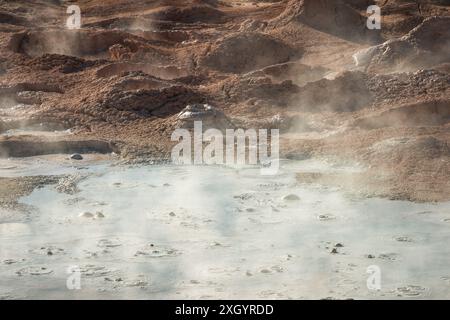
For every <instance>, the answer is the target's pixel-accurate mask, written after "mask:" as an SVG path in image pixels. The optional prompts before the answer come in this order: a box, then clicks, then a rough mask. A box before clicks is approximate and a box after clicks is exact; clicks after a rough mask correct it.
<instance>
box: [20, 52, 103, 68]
mask: <svg viewBox="0 0 450 320" xmlns="http://www.w3.org/2000/svg"><path fill="white" fill-rule="evenodd" d="M101 63H102V61H92V60H85V59H82V58H77V57H71V56H65V55H59V54H44V55H43V56H41V57H36V58H33V59H31V60H27V61H25V62H24V63H23V64H22V65H24V66H28V67H31V68H33V69H39V70H56V71H58V72H61V73H75V72H80V71H83V70H85V69H87V68H91V67H94V66H96V65H99V64H101Z"/></svg>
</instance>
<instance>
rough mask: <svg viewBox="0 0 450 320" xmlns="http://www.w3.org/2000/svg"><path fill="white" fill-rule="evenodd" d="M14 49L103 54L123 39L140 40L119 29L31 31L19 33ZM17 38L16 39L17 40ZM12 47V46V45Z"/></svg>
mask: <svg viewBox="0 0 450 320" xmlns="http://www.w3.org/2000/svg"><path fill="white" fill-rule="evenodd" d="M18 37H19V39H20V42H19V44H18V45H17V47H16V51H18V52H21V53H26V54H28V55H30V56H34V57H35V56H41V55H44V54H47V53H50V54H60V55H68V56H76V57H85V56H96V55H99V54H104V56H105V57H106V55H105V54H106V52H107V51H108V49H109V47H111V46H112V45H114V44H124V43H125V40H136V41H140V40H141V39H140V38H138V37H134V36H132V35H130V34H126V33H122V32H119V31H101V32H97V31H89V30H77V31H69V30H67V31H60V30H54V31H36V32H34V31H31V32H27V33H23V34H20V35H19V36H18ZM17 40H18V39H16V41H17ZM12 47H13V46H12Z"/></svg>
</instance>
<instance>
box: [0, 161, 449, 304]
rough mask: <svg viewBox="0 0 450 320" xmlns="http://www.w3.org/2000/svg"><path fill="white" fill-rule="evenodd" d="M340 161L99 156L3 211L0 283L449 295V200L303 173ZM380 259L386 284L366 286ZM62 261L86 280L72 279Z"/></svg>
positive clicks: (250, 293) (125, 289)
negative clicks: (16, 215)
mask: <svg viewBox="0 0 450 320" xmlns="http://www.w3.org/2000/svg"><path fill="white" fill-rule="evenodd" d="M346 170H352V169H351V168H346V167H329V166H326V164H325V163H323V162H321V163H314V161H312V160H310V161H306V162H301V161H282V165H281V169H280V171H279V173H278V175H276V176H261V175H259V169H258V168H252V167H244V168H237V169H236V168H234V169H231V168H225V167H209V166H200V167H191V166H169V165H167V166H163V165H158V166H133V167H126V166H114V167H111V166H108V165H106V166H105V165H103V166H95V167H93V166H91V167H90V169H88V172H90V175H89V176H87V177H86V178H85V179H82V180H81V181H80V182H79V183H78V185H77V187H78V189H79V192H77V193H74V194H65V193H59V192H58V191H57V190H55V188H54V187H53V186H47V187H43V188H40V189H36V190H35V191H34V192H33V193H32V194H30V195H29V196H26V197H23V198H22V199H21V200H20V202H21V203H23V204H26V205H28V206H31V207H32V208H34V212H35V213H34V214H33V215H32V216H31V217H30V218H29V219H25V220H21V221H9V222H8V223H0V226H1V227H0V239H1V241H0V248H1V250H0V266H1V268H0V276H1V278H2V283H1V285H0V295H2V296H3V297H5V298H8V299H10V298H18V297H26V298H39V299H48V298H52V297H59V298H67V299H74V298H99V299H103V298H144V297H145V298H155V299H157V298H182V299H184V298H188V299H195V298H223V299H227V298H228V299H233V298H249V299H255V298H256V299H260V298H261V299H264V298H342V299H345V298H377V299H383V298H394V299H401V298H409V299H410V298H416V299H418V298H419V299H420V298H448V290H445V288H446V284H445V280H443V279H447V278H448V276H449V275H448V270H447V266H448V264H449V263H450V255H449V253H450V252H449V251H448V249H446V247H445V246H444V247H443V246H442V243H446V242H448V241H449V236H448V232H447V228H448V222H445V219H450V205H449V203H442V204H439V205H437V204H415V203H411V202H403V201H389V200H382V199H363V198H357V197H353V196H351V195H346V194H343V193H342V192H341V191H339V190H337V189H332V188H326V187H322V186H319V185H308V184H302V183H299V182H298V181H297V180H296V179H295V172H299V171H320V172H335V171H346ZM359 170H363V169H359ZM2 172H3V171H2ZM218 176H220V177H221V178H220V179H217V177H218ZM86 212H89V213H91V215H92V216H91V217H89V218H86V217H85V216H84V215H83V213H86ZM98 213H101V216H100V215H99V214H98ZM425 213H426V214H425ZM399 239H408V241H400V240H399ZM13 244H14V245H13ZM11 248H14V250H11ZM372 265H377V266H379V268H380V270H381V272H382V273H381V279H382V281H381V289H380V290H379V291H371V290H369V289H368V288H367V286H366V280H367V276H368V274H367V273H366V269H367V268H368V267H369V266H372ZM68 268H72V269H71V270H74V269H73V268H75V270H78V271H79V274H80V279H81V289H80V290H69V289H68V288H67V287H66V282H67V279H68V277H69V276H71V275H73V274H72V273H67V270H68Z"/></svg>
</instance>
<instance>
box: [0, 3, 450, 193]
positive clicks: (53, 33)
mask: <svg viewBox="0 0 450 320" xmlns="http://www.w3.org/2000/svg"><path fill="white" fill-rule="evenodd" d="M75 3H76V4H77V5H79V6H80V8H81V17H82V28H81V29H80V30H68V29H67V28H66V25H65V23H66V20H67V17H68V15H67V14H66V11H65V9H66V8H67V6H69V5H70V4H75ZM373 3H376V4H378V5H379V6H380V7H381V9H382V16H383V18H382V28H381V30H369V29H368V28H367V27H366V25H365V23H366V17H367V13H366V9H367V6H368V5H370V4H373ZM449 30H450V7H449V2H448V1H442V0H441V1H432V0H427V1H397V0H387V1H386V0H383V1H355V0H342V1H331V0H320V1H308V0H290V1H214V0H187V1H179V0H162V1H155V0H147V1H144V0H142V1H128V0H114V1H112V0H109V1H92V0H91V1H87V0H82V1H43V0H33V1H2V2H0V99H1V109H0V112H1V118H0V132H3V133H4V132H8V131H9V132H11V130H19V131H20V130H21V129H24V128H26V129H28V130H29V129H30V128H33V129H34V130H36V129H35V127H38V129H37V130H36V131H37V133H35V134H32V133H28V134H8V135H6V134H4V135H2V137H0V155H1V156H2V157H26V156H38V155H44V154H53V153H71V152H83V151H84V152H99V153H110V152H115V153H116V154H118V155H119V156H120V157H121V159H127V160H132V161H137V160H139V161H149V160H160V159H168V158H169V154H170V150H171V146H172V145H173V143H172V142H171V141H170V135H171V133H172V132H173V130H174V128H176V127H177V122H178V114H179V113H180V111H181V110H183V109H184V108H185V107H186V105H188V104H192V103H208V104H209V105H212V106H214V107H215V108H217V109H218V110H221V111H223V112H224V114H225V115H226V116H227V117H228V118H229V119H230V121H231V122H232V123H234V125H235V126H237V127H242V128H244V129H245V128H268V127H271V128H279V129H280V130H281V131H282V136H281V144H280V147H281V150H282V157H287V158H290V159H308V158H322V159H327V160H328V161H329V162H331V163H346V164H353V163H356V164H360V165H363V166H365V168H366V170H364V171H363V172H360V173H355V174H347V173H346V174H340V175H337V176H336V175H321V174H305V173H302V172H299V174H298V179H299V180H300V181H302V182H305V181H306V182H320V183H324V184H327V185H338V186H340V187H343V188H345V189H346V190H350V191H354V192H358V193H360V192H363V193H364V194H367V195H375V196H382V197H388V198H394V199H408V200H413V201H444V200H449V199H450V196H449V195H450V192H449V191H450V183H449V179H448V178H449V175H450V161H449V156H450V146H449V139H450V135H449V123H450V122H449V119H450V103H449V101H450V85H449V84H450V77H449V72H450V54H449V53H450V31H449ZM355 54H356V55H355ZM67 129H70V132H71V134H70V135H64V134H62V135H46V134H44V133H43V132H45V131H54V130H67ZM2 197H3V196H2Z"/></svg>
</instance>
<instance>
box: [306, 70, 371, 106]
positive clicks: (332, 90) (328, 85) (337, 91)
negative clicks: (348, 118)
mask: <svg viewBox="0 0 450 320" xmlns="http://www.w3.org/2000/svg"><path fill="white" fill-rule="evenodd" d="M366 82H367V79H366V75H365V74H364V73H362V72H344V73H342V74H340V75H338V76H337V77H336V78H335V79H334V80H328V79H322V80H319V81H316V82H311V83H308V84H307V85H305V86H303V87H301V88H300V94H299V95H298V99H297V101H298V104H297V106H298V108H299V109H301V110H303V111H308V112H319V111H337V112H351V111H355V110H359V109H361V108H364V107H368V106H369V105H370V104H371V103H372V101H373V97H372V94H371V92H370V90H369V88H368V86H367V84H366Z"/></svg>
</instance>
